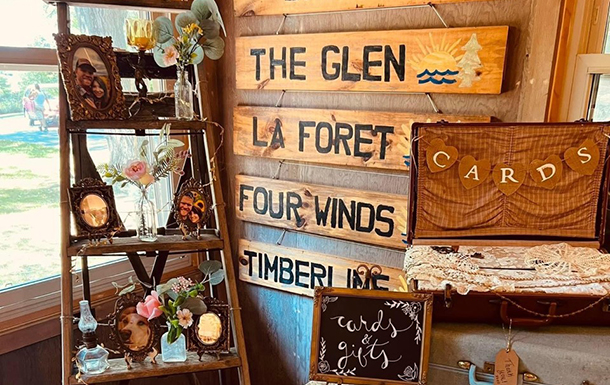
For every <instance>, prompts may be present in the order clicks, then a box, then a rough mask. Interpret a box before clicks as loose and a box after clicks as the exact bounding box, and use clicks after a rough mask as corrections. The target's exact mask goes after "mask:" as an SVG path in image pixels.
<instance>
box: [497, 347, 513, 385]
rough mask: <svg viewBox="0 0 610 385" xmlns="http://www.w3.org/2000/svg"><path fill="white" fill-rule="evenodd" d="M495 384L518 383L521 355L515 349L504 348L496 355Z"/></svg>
mask: <svg viewBox="0 0 610 385" xmlns="http://www.w3.org/2000/svg"><path fill="white" fill-rule="evenodd" d="M495 366H496V369H495V371H494V385H517V383H518V381H517V379H518V377H519V356H518V355H517V353H515V351H514V350H513V349H508V350H507V349H502V350H500V352H498V354H497V355H496V365H495Z"/></svg>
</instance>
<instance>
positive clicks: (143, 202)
mask: <svg viewBox="0 0 610 385" xmlns="http://www.w3.org/2000/svg"><path fill="white" fill-rule="evenodd" d="M136 215H137V223H138V226H137V232H138V238H139V239H140V240H141V241H144V242H154V241H156V240H157V210H156V209H155V204H154V203H153V202H152V201H151V200H150V199H148V188H147V187H144V186H143V187H141V188H140V197H139V198H138V201H137V202H136Z"/></svg>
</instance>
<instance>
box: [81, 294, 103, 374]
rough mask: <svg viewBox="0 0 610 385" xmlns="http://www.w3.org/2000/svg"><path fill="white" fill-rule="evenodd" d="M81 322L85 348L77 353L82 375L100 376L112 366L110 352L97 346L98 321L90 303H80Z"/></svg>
mask: <svg viewBox="0 0 610 385" xmlns="http://www.w3.org/2000/svg"><path fill="white" fill-rule="evenodd" d="M79 304H80V320H79V321H78V328H79V329H80V331H81V332H83V342H84V343H85V347H83V348H82V349H81V350H79V351H78V353H76V362H77V364H78V369H79V370H80V371H81V373H85V374H100V373H102V372H104V371H105V370H106V369H108V367H110V364H109V363H108V351H107V350H106V349H104V348H102V347H101V346H99V345H98V344H97V335H96V334H95V329H97V321H96V320H95V317H93V314H91V309H90V308H89V301H80V302H79Z"/></svg>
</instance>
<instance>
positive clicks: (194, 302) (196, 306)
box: [180, 297, 208, 315]
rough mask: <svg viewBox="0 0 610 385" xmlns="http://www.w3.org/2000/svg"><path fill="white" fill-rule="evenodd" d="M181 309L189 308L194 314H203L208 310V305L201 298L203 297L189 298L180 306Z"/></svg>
mask: <svg viewBox="0 0 610 385" xmlns="http://www.w3.org/2000/svg"><path fill="white" fill-rule="evenodd" d="M180 308H181V309H189V310H190V311H191V313H193V314H194V315H202V314H203V313H205V312H206V311H208V308H207V306H205V303H203V301H202V300H201V298H197V297H195V298H187V299H186V301H184V303H183V304H182V306H180Z"/></svg>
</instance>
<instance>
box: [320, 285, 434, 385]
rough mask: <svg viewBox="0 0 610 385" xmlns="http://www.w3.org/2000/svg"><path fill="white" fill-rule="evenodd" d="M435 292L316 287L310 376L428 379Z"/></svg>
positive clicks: (361, 380) (421, 382)
mask: <svg viewBox="0 0 610 385" xmlns="http://www.w3.org/2000/svg"><path fill="white" fill-rule="evenodd" d="M431 322H432V295H430V294H413V293H401V292H380V291H373V290H370V291H369V290H359V289H339V288H322V287H317V288H316V292H315V297H314V321H313V332H312V344H311V363H310V365H311V366H310V371H309V377H310V380H318V381H328V382H340V383H350V384H418V385H425V384H426V383H427V380H426V379H427V371H428V355H429V353H430V325H431Z"/></svg>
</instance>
